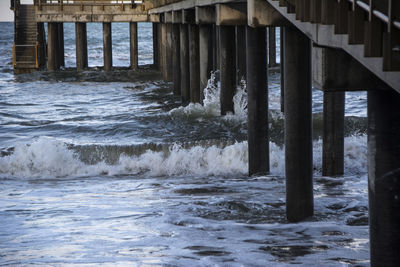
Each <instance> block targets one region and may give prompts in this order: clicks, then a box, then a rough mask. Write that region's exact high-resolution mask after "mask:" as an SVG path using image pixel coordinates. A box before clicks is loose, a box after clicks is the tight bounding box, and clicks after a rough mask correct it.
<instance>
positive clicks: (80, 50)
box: [75, 22, 88, 70]
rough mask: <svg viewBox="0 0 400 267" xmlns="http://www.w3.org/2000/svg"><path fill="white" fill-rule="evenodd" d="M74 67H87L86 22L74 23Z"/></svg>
mask: <svg viewBox="0 0 400 267" xmlns="http://www.w3.org/2000/svg"><path fill="white" fill-rule="evenodd" d="M75 35H76V37H75V39H76V68H77V69H78V70H82V69H85V68H87V67H88V54H87V34H86V23H84V22H76V23H75Z"/></svg>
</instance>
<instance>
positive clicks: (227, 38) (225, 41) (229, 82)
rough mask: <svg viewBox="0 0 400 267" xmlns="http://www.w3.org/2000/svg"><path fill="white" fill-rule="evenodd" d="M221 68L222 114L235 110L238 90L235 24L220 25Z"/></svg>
mask: <svg viewBox="0 0 400 267" xmlns="http://www.w3.org/2000/svg"><path fill="white" fill-rule="evenodd" d="M219 33H220V34H219V49H220V68H221V96H220V101H221V115H226V114H227V113H228V112H232V113H233V112H234V107H233V96H234V95H235V91H236V55H235V54H236V42H235V41H234V40H235V38H236V37H235V26H219Z"/></svg>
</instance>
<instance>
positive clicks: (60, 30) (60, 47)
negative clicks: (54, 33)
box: [58, 22, 65, 67]
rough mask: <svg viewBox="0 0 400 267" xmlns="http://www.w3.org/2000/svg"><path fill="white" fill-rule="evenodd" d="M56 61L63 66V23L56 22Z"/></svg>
mask: <svg viewBox="0 0 400 267" xmlns="http://www.w3.org/2000/svg"><path fill="white" fill-rule="evenodd" d="M58 51H59V52H58V56H59V59H58V62H59V66H60V67H65V56H64V54H65V52H64V23H62V22H60V23H58Z"/></svg>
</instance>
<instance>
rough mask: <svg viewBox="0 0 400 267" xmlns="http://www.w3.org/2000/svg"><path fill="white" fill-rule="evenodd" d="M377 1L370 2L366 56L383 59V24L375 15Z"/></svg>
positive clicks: (365, 44)
mask: <svg viewBox="0 0 400 267" xmlns="http://www.w3.org/2000/svg"><path fill="white" fill-rule="evenodd" d="M375 1H376V0H369V7H370V11H369V14H368V22H366V23H365V36H364V46H365V48H364V56H365V57H381V56H382V43H383V40H382V35H383V34H382V22H381V21H380V20H379V19H378V18H377V17H376V16H375V15H374V14H373V9H374V7H375V5H374V2H375Z"/></svg>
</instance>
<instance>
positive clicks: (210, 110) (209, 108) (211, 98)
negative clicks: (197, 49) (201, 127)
mask: <svg viewBox="0 0 400 267" xmlns="http://www.w3.org/2000/svg"><path fill="white" fill-rule="evenodd" d="M218 74H219V73H218V71H216V72H212V73H211V77H210V79H209V80H208V83H207V87H206V88H204V90H203V93H204V100H203V105H201V104H199V103H190V104H189V105H187V106H184V107H178V108H174V109H172V110H171V111H170V112H169V114H170V116H172V117H187V118H198V117H216V116H220V115H221V103H220V92H221V84H220V82H219V81H217V76H218ZM233 102H234V111H235V114H234V115H232V114H229V115H228V116H224V117H222V118H223V119H227V120H232V119H236V120H243V119H246V118H247V117H246V116H247V92H246V82H245V81H244V80H242V81H241V82H240V84H239V85H238V86H237V88H236V93H235V95H234V97H233Z"/></svg>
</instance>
